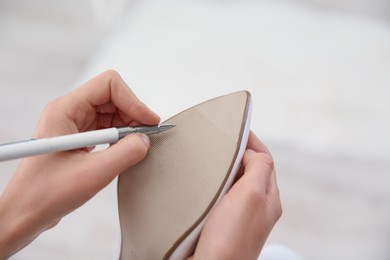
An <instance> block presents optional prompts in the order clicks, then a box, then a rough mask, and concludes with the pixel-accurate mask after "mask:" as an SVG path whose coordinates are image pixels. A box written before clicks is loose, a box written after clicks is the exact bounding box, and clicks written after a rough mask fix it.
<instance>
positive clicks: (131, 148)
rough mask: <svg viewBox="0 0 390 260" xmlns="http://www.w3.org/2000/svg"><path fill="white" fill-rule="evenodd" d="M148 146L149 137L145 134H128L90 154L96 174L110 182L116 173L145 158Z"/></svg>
mask: <svg viewBox="0 0 390 260" xmlns="http://www.w3.org/2000/svg"><path fill="white" fill-rule="evenodd" d="M149 147H150V141H149V137H148V136H147V135H145V134H130V135H128V136H126V137H124V138H122V139H121V140H119V141H118V142H117V143H115V144H113V145H111V146H110V147H109V148H108V149H106V150H104V151H100V152H97V153H92V154H90V155H91V157H92V158H90V159H91V160H93V161H94V164H95V167H96V172H95V173H94V175H95V176H96V174H98V175H100V176H101V178H103V179H105V180H101V181H102V182H107V183H108V182H110V181H111V180H112V179H114V178H115V177H116V176H117V175H118V174H120V173H121V172H123V171H124V170H126V169H127V168H128V167H130V166H133V165H135V164H137V163H138V162H140V161H141V160H142V159H144V158H145V156H146V153H147V152H148V149H149Z"/></svg>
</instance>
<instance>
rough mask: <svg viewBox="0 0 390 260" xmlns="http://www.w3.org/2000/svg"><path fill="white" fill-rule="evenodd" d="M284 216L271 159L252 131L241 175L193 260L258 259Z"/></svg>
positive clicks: (208, 226)
mask: <svg viewBox="0 0 390 260" xmlns="http://www.w3.org/2000/svg"><path fill="white" fill-rule="evenodd" d="M281 214H282V206H281V201H280V197H279V189H278V186H277V183H276V175H275V170H274V162H273V159H272V156H271V154H270V153H269V151H268V149H267V148H266V147H265V146H264V145H263V144H262V143H261V141H260V140H259V139H258V138H257V137H256V136H255V135H254V134H253V133H252V132H251V133H250V135H249V141H248V146H247V150H246V152H245V154H244V157H243V161H242V168H241V173H239V176H238V178H237V181H236V182H235V184H234V185H233V186H232V188H231V189H230V190H229V192H228V193H227V194H226V195H225V196H224V197H223V198H222V200H221V201H220V202H219V203H218V204H217V206H216V207H215V208H214V209H213V210H212V212H211V213H210V216H209V218H208V220H207V221H206V224H205V226H204V228H203V230H202V233H201V235H200V238H199V241H198V244H197V246H196V249H195V253H194V255H193V256H192V257H191V258H193V259H257V258H258V256H259V254H260V251H261V249H262V248H263V246H264V243H265V241H266V239H267V237H268V235H269V233H270V232H271V230H272V228H273V227H274V225H275V223H276V222H277V221H278V219H279V218H280V216H281ZM191 258H190V259H191Z"/></svg>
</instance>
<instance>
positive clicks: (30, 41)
mask: <svg viewBox="0 0 390 260" xmlns="http://www.w3.org/2000/svg"><path fill="white" fill-rule="evenodd" d="M106 69H115V70H117V71H118V72H119V73H120V74H121V75H122V77H123V78H124V79H125V80H126V82H128V84H129V85H130V86H131V88H132V89H133V90H134V92H135V93H136V94H137V95H138V96H139V97H140V98H141V100H143V101H144V102H145V103H146V104H147V105H149V106H150V107H151V108H152V109H153V110H155V111H156V112H157V113H159V114H160V115H161V117H162V119H165V118H168V117H169V116H172V115H174V114H176V113H177V112H179V111H181V110H183V109H185V108H188V107H190V106H192V105H195V104H197V103H199V102H201V101H204V100H207V99H209V98H213V97H215V96H218V95H223V94H227V93H229V92H233V91H237V90H242V89H247V90H249V91H250V92H251V93H252V96H253V102H254V107H253V118H252V128H253V130H254V131H255V132H256V133H257V135H258V136H259V137H261V139H262V140H263V141H264V143H266V145H267V146H268V147H269V149H270V150H271V152H272V153H273V156H274V159H275V162H276V168H277V174H278V182H279V185H280V190H281V195H282V203H283V206H284V213H283V216H282V218H281V220H280V221H279V222H278V223H277V225H276V227H275V229H274V231H273V233H272V234H271V236H270V238H269V241H268V244H283V245H285V246H288V247H289V248H291V249H292V250H294V251H296V252H297V253H298V254H300V255H301V256H302V257H303V258H305V259H389V258H390V249H389V247H388V245H389V242H390V221H389V220H390V189H389V185H390V117H389V113H388V111H389V110H390V102H389V101H388V100H389V98H390V2H389V1H388V0H337V1H336V0H299V1H298V0H297V1H293V0H272V1H271V0H261V1H260V0H259V1H250V0H240V1H238V0H229V1H221V0H212V1H210V0H209V1H206V0H197V1H195V0H192V1H190V0H186V1H179V0H168V1H157V0H146V1H126V0H116V1H105V0H91V1H75V0H68V1H49V0H41V1H38V2H37V1H32V0H2V1H0V88H1V92H0V93H1V94H0V118H1V120H0V142H8V141H13V140H18V139H26V138H29V137H30V136H31V134H32V132H33V129H34V127H35V124H36V121H37V120H38V117H39V114H40V112H41V110H42V109H43V107H44V105H45V104H46V103H47V102H48V101H49V100H51V99H53V98H55V97H58V96H60V95H63V94H64V93H66V92H68V91H70V90H71V89H73V88H75V87H77V86H78V85H79V84H81V83H82V82H84V81H86V80H87V79H89V78H91V77H92V76H94V75H96V74H98V73H100V72H102V71H104V70H106ZM17 164H18V161H10V162H4V163H1V164H0V172H1V174H0V189H1V190H3V189H4V187H5V185H6V184H7V181H8V180H9V179H10V177H11V175H12V173H13V171H14V170H15V168H16V166H17ZM21 192H23V191H21ZM48 196H50V194H48ZM118 237H119V227H118V216H117V205H116V182H113V183H112V184H110V185H109V186H108V187H107V188H106V189H104V190H103V191H102V192H100V193H99V194H97V196H96V197H94V198H93V199H92V200H91V201H89V202H88V203H86V204H85V205H84V206H83V207H81V208H80V209H78V210H76V211H75V212H73V213H71V214H70V215H68V216H67V217H65V218H64V219H63V221H62V222H61V223H60V224H59V225H58V226H57V227H56V228H54V229H53V230H50V231H47V232H45V233H44V234H42V235H41V236H40V237H39V238H38V239H36V240H35V241H34V242H33V243H32V244H31V245H30V246H28V247H27V248H25V249H24V250H22V251H21V252H19V253H18V254H16V255H15V256H14V257H13V258H12V259H111V258H112V256H113V255H114V254H115V251H116V249H117V243H118V242H119V239H118Z"/></svg>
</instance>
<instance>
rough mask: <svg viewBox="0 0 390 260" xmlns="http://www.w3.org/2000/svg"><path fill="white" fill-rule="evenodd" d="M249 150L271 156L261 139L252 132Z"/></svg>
mask: <svg viewBox="0 0 390 260" xmlns="http://www.w3.org/2000/svg"><path fill="white" fill-rule="evenodd" d="M247 149H251V150H253V151H255V152H258V153H267V154H270V152H269V150H268V148H267V147H266V146H265V145H264V144H263V143H262V142H261V141H260V139H259V138H258V137H257V136H256V135H255V134H254V133H253V132H252V131H250V133H249V139H248V145H247Z"/></svg>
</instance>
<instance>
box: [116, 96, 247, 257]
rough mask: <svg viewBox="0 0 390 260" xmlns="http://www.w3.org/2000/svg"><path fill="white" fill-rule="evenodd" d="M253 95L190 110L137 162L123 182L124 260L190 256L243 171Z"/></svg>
mask: <svg viewBox="0 0 390 260" xmlns="http://www.w3.org/2000/svg"><path fill="white" fill-rule="evenodd" d="M250 112H251V98H250V94H249V92H246V91H241V92H236V93H232V94H229V95H225V96H222V97H218V98H215V99H212V100H209V101H206V102H204V103H201V104H199V105H197V106H194V107H192V108H190V109H187V110H185V111H183V112H181V113H179V114H177V115H175V116H173V117H172V118H170V119H168V120H167V121H166V122H169V123H171V124H175V125H176V127H175V128H173V129H171V130H169V131H167V132H164V133H161V134H158V135H153V136H151V138H150V139H151V148H150V150H149V152H148V154H147V156H146V158H145V159H144V160H143V161H142V162H141V163H139V164H137V165H135V166H133V167H131V168H129V169H128V170H126V171H125V172H123V173H122V174H121V175H120V177H119V180H118V205H119V220H120V226H121V235H122V242H121V249H120V259H122V260H124V259H184V258H186V257H188V256H189V255H190V254H191V253H192V252H193V250H194V248H195V245H196V242H197V239H198V237H199V235H200V232H201V230H202V227H203V225H204V223H205V221H206V219H207V216H208V214H209V213H210V211H211V210H212V208H213V207H214V206H215V205H216V204H217V202H218V201H219V200H220V199H221V197H222V196H223V195H224V194H225V193H226V192H227V190H228V189H229V188H230V186H231V185H232V182H233V180H234V178H235V176H236V174H237V172H238V169H239V167H240V162H241V160H242V156H243V153H244V151H245V147H246V144H247V140H248V135H249V121H250Z"/></svg>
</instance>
